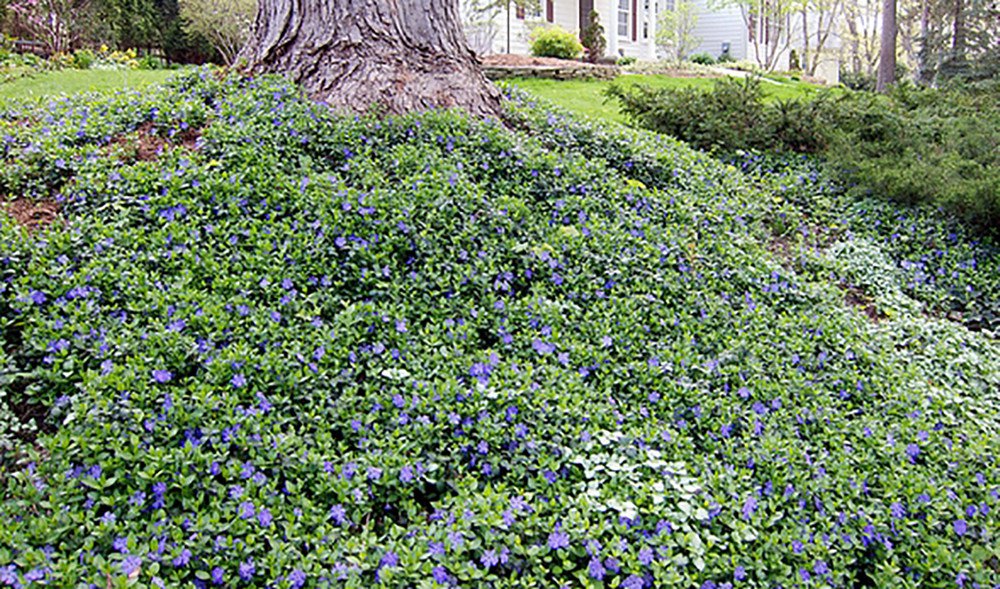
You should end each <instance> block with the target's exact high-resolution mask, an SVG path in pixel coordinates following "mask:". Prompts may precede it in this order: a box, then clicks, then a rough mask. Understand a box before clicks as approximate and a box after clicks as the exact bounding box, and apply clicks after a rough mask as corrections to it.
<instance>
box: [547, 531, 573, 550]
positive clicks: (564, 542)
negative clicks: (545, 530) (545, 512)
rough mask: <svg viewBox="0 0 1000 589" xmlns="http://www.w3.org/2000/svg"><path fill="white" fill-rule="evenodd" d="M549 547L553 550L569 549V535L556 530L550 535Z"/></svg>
mask: <svg viewBox="0 0 1000 589" xmlns="http://www.w3.org/2000/svg"><path fill="white" fill-rule="evenodd" d="M548 546H549V548H551V549H552V550H559V549H560V548H568V547H569V535H568V534H567V533H566V532H563V531H561V530H556V531H554V532H552V533H551V534H549V540H548Z"/></svg>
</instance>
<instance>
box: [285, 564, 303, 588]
mask: <svg viewBox="0 0 1000 589" xmlns="http://www.w3.org/2000/svg"><path fill="white" fill-rule="evenodd" d="M288 582H289V583H290V584H291V585H292V587H293V588H294V589H300V588H301V587H302V586H303V585H305V584H306V574H305V573H303V572H302V571H300V570H299V569H295V570H294V571H292V572H291V573H290V574H289V575H288Z"/></svg>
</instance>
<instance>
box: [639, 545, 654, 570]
mask: <svg viewBox="0 0 1000 589" xmlns="http://www.w3.org/2000/svg"><path fill="white" fill-rule="evenodd" d="M654 557H655V555H654V554H653V551H652V550H651V549H650V548H649V547H648V546H647V547H644V548H643V549H642V550H640V551H639V562H640V563H642V565H643V566H649V565H651V564H653V559H654Z"/></svg>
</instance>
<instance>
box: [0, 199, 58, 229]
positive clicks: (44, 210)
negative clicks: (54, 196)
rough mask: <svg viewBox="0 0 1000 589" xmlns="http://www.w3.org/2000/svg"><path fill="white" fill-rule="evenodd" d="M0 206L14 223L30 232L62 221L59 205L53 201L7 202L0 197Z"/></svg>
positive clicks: (21, 200) (25, 200)
mask: <svg viewBox="0 0 1000 589" xmlns="http://www.w3.org/2000/svg"><path fill="white" fill-rule="evenodd" d="M0 206H2V207H3V208H4V209H5V210H6V211H7V214H8V215H10V217H11V218H12V219H13V220H14V222H15V223H17V224H18V225H21V226H22V227H27V228H28V229H29V230H31V231H35V230H38V229H41V228H44V227H48V226H49V225H52V224H53V223H57V222H61V219H62V218H61V217H60V216H59V203H57V202H56V201H54V200H49V199H40V200H32V199H29V198H24V197H21V198H15V199H13V200H9V199H5V198H3V197H0Z"/></svg>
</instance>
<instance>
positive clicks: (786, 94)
mask: <svg viewBox="0 0 1000 589" xmlns="http://www.w3.org/2000/svg"><path fill="white" fill-rule="evenodd" d="M617 81H618V82H620V83H623V84H646V85H649V86H653V87H655V88H685V87H698V88H711V87H712V85H713V84H714V83H715V80H714V79H712V78H671V77H668V76H661V75H643V76H639V75H626V76H621V77H619V78H618V80H617ZM512 83H513V84H514V85H516V86H518V87H520V88H522V89H524V90H527V91H529V92H531V93H533V94H536V95H538V96H540V97H542V98H545V99H546V100H550V101H552V102H554V103H555V104H557V105H559V106H561V107H563V108H567V109H569V110H572V111H575V112H578V113H581V114H585V115H587V116H591V117H594V118H599V119H605V120H611V121H618V122H623V121H624V117H622V115H621V113H619V112H618V107H617V105H616V104H615V103H614V102H612V101H608V100H606V99H605V97H604V89H605V88H607V87H608V85H609V84H610V82H607V81H596V80H570V81H558V80H541V79H535V78H532V79H520V80H514V81H513V82H512ZM822 88H823V87H822V86H815V85H812V84H807V83H805V82H794V81H790V82H787V83H777V82H775V83H772V82H769V81H766V80H765V81H764V91H765V92H766V93H767V95H768V97H769V98H772V99H787V98H803V97H806V96H809V95H811V94H815V93H816V92H819V91H820V90H821V89H822Z"/></svg>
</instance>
